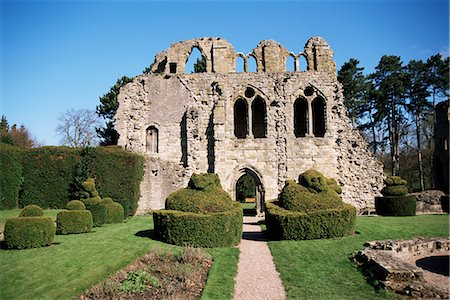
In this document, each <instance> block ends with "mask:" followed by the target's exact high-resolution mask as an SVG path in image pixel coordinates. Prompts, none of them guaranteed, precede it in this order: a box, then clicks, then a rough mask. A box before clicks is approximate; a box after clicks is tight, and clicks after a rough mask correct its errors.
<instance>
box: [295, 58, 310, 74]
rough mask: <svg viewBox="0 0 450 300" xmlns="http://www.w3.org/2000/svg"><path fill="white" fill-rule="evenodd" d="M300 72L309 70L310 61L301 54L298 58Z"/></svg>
mask: <svg viewBox="0 0 450 300" xmlns="http://www.w3.org/2000/svg"><path fill="white" fill-rule="evenodd" d="M297 60H298V67H299V69H298V70H297V71H298V72H304V71H307V70H308V62H307V61H306V57H305V56H304V55H300V56H299V57H298V58H297Z"/></svg>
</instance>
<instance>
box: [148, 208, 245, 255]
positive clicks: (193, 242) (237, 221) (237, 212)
mask: <svg viewBox="0 0 450 300" xmlns="http://www.w3.org/2000/svg"><path fill="white" fill-rule="evenodd" d="M242 217H243V216H242V208H241V206H240V204H239V203H233V209H232V210H229V211H225V212H216V213H209V214H201V213H192V212H181V211H173V210H159V211H154V212H153V221H154V224H155V234H156V236H157V237H158V238H159V239H160V240H162V241H164V242H166V243H169V244H174V245H179V246H192V247H229V246H232V245H237V244H238V243H239V241H240V240H241V236H242Z"/></svg>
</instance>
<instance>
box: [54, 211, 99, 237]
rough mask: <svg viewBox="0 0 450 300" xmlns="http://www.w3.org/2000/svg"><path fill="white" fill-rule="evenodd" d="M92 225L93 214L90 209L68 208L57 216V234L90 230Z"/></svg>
mask: <svg viewBox="0 0 450 300" xmlns="http://www.w3.org/2000/svg"><path fill="white" fill-rule="evenodd" d="M92 226H93V219H92V214H91V212H90V211H88V210H67V211H62V212H60V213H58V215H57V216H56V234H74V233H85V232H90V231H91V230H92Z"/></svg>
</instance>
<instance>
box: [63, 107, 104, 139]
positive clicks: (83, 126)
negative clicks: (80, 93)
mask: <svg viewBox="0 0 450 300" xmlns="http://www.w3.org/2000/svg"><path fill="white" fill-rule="evenodd" d="M98 124H99V121H98V117H97V115H96V113H95V112H94V111H92V110H88V109H73V108H72V109H69V110H66V111H65V112H64V113H62V114H61V115H60V116H59V117H58V126H57V127H56V134H57V135H58V136H59V137H60V144H61V145H63V146H68V147H88V146H95V145H97V144H98V140H97V136H96V132H95V128H96V127H97V126H98Z"/></svg>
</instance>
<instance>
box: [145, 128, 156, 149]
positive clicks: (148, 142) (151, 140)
mask: <svg viewBox="0 0 450 300" xmlns="http://www.w3.org/2000/svg"><path fill="white" fill-rule="evenodd" d="M145 150H146V152H147V153H149V154H152V153H159V129H158V127H157V126H155V125H150V126H148V127H147V129H146V130H145Z"/></svg>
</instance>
